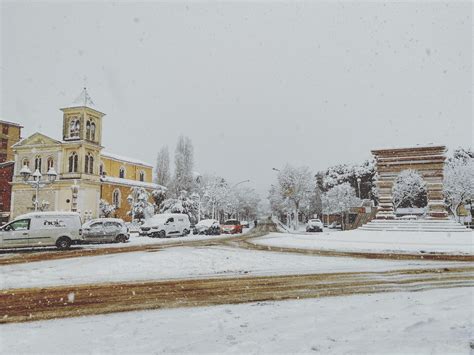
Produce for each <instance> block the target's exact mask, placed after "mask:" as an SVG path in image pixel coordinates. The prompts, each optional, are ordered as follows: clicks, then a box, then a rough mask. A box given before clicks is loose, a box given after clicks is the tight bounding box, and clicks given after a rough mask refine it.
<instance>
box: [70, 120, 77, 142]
mask: <svg viewBox="0 0 474 355" xmlns="http://www.w3.org/2000/svg"><path fill="white" fill-rule="evenodd" d="M79 130H80V123H79V120H78V119H75V118H73V119H72V120H71V121H70V123H69V137H71V138H75V137H79Z"/></svg>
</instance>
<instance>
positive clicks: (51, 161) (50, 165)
mask: <svg viewBox="0 0 474 355" xmlns="http://www.w3.org/2000/svg"><path fill="white" fill-rule="evenodd" d="M46 165H47V167H46V169H47V171H49V170H50V169H51V168H54V159H53V158H52V157H49V158H48V160H46Z"/></svg>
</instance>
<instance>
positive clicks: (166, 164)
mask: <svg viewBox="0 0 474 355" xmlns="http://www.w3.org/2000/svg"><path fill="white" fill-rule="evenodd" d="M155 175H156V178H155V182H156V183H157V184H158V185H161V186H165V187H167V186H169V184H170V182H171V171H170V153H169V151H168V146H164V147H162V148H161V150H160V151H159V152H158V156H157V158H156V168H155Z"/></svg>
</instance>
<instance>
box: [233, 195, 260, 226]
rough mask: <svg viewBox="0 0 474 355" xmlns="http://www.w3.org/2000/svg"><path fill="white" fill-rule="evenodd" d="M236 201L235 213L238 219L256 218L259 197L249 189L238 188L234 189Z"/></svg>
mask: <svg viewBox="0 0 474 355" xmlns="http://www.w3.org/2000/svg"><path fill="white" fill-rule="evenodd" d="M234 195H235V200H236V208H235V209H236V213H237V215H238V217H239V218H240V219H246V220H250V219H255V218H256V217H257V212H258V205H259V203H260V197H259V196H258V194H257V192H256V191H255V190H254V189H252V188H250V187H238V188H235V189H234Z"/></svg>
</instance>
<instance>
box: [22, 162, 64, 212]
mask: <svg viewBox="0 0 474 355" xmlns="http://www.w3.org/2000/svg"><path fill="white" fill-rule="evenodd" d="M20 175H21V177H22V178H23V182H24V183H26V184H28V185H30V186H32V187H34V188H35V189H36V195H35V200H34V202H33V204H34V206H35V212H36V211H38V206H39V200H38V195H39V190H40V188H41V187H44V186H46V185H49V184H52V183H54V182H55V181H56V178H57V177H58V174H57V173H56V171H55V170H54V168H53V167H50V168H49V170H48V172H47V173H46V175H47V177H48V180H47V181H43V180H42V177H43V175H42V174H41V172H40V171H39V169H36V170H35V172H34V173H33V174H31V170H30V168H28V166H27V165H26V164H25V165H23V167H22V168H21V170H20ZM31 177H32V178H33V180H30V178H31ZM48 205H49V204H47V203H43V204H42V208H43V209H44V208H45V207H47V206H48Z"/></svg>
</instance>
